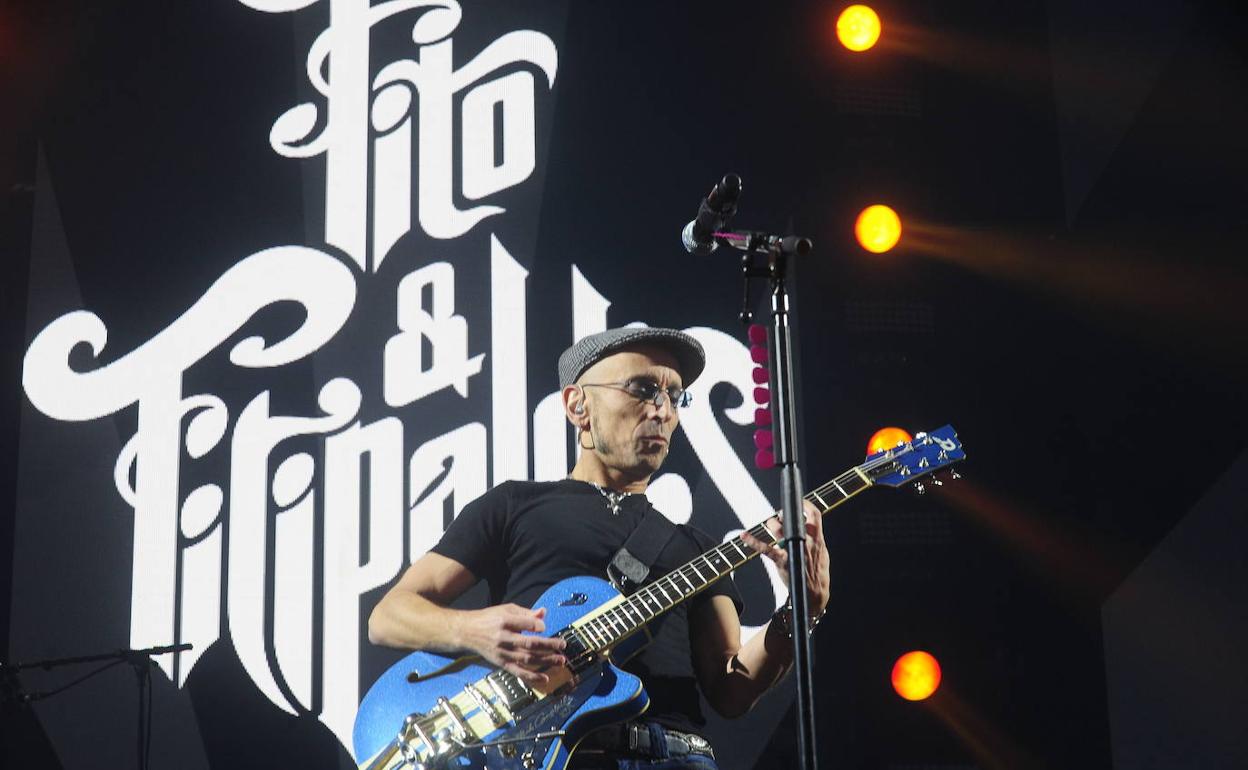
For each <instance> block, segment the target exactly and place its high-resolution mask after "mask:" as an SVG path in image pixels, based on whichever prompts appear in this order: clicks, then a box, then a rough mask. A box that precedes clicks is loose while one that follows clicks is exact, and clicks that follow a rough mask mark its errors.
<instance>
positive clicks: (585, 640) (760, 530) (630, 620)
mask: <svg viewBox="0 0 1248 770" xmlns="http://www.w3.org/2000/svg"><path fill="white" fill-rule="evenodd" d="M871 483H872V482H871V480H870V477H869V476H868V475H867V474H866V473H864V472H863V469H862V467H861V466H860V467H856V468H851V469H850V470H848V471H846V472H845V473H843V474H841V475H840V476H838V477H836V478H835V479H833V480H832V481H829V482H828V483H827V484H824V485H823V486H821V487H819V488H818V489H814V490H812V491H810V492H809V493H807V495H806V500H807V501H809V502H811V503H813V504H814V505H815V506H816V507H817V508H818V509H819V511H820V513H821V514H822V513H827V512H828V511H830V510H832V509H833V508H835V507H836V506H838V505H840V504H841V503H843V502H845V501H846V500H848V499H849V498H851V497H853V496H854V495H856V494H858V493H859V492H861V491H862V490H864V489H866V488H867V487H869V486H871ZM746 531H747V532H748V533H749V534H750V535H751V536H753V537H754V538H755V539H757V540H761V541H763V542H764V543H772V544H775V543H777V542H779V540H778V538H777V537H776V536H775V535H773V534H772V533H771V530H769V529H767V527H766V526H765V525H763V524H757V525H755V526H754V527H751V528H750V529H748V530H746ZM757 555H758V552H757V551H755V550H754V549H753V548H750V547H749V546H748V545H746V543H745V541H744V540H743V539H742V538H741V537H740V536H738V537H734V538H732V539H731V540H728V541H725V542H723V543H721V544H720V545H718V546H716V547H714V548H712V549H711V550H709V551H707V552H706V553H704V554H702V555H700V556H698V557H696V558H694V559H693V560H691V561H689V562H687V563H685V564H683V565H681V566H680V567H677V568H676V569H674V570H672V571H671V572H669V573H667V574H666V575H664V576H663V577H661V578H659V579H657V580H655V581H654V582H651V583H647V584H646V585H644V586H642V587H641V588H639V589H637V591H636V592H635V593H633V594H632V595H631V596H629V597H628V598H626V599H625V600H624V601H622V602H620V603H619V604H617V605H615V606H614V607H612V608H611V609H609V610H607V611H606V612H604V613H602V614H601V615H596V616H594V617H593V618H591V619H589V620H588V621H586V622H584V623H582V624H580V625H579V626H577V627H576V629H575V633H576V635H577V636H578V637H579V641H580V643H581V644H582V645H583V646H584V647H585V648H586V649H587V650H593V651H597V650H602V649H605V648H608V647H610V646H612V645H613V644H615V643H616V642H618V641H619V640H621V639H623V638H625V637H627V636H629V635H630V634H632V633H633V632H634V631H636V630H637V629H639V628H641V627H642V626H644V625H645V624H646V623H649V622H650V621H651V620H654V619H655V618H657V617H658V616H659V615H662V614H663V613H665V612H667V611H668V610H670V609H672V608H673V607H675V606H676V605H677V604H680V603H681V602H683V601H684V600H685V599H688V598H689V597H691V596H693V595H694V594H696V593H698V592H699V591H701V590H702V589H704V588H706V587H707V586H709V585H710V584H711V583H714V582H715V581H716V580H719V579H720V578H722V577H723V576H725V575H727V574H729V573H730V572H732V571H733V570H735V569H736V568H737V567H740V566H741V565H742V564H745V563H746V562H747V561H749V560H750V559H753V558H754V557H755V556H757Z"/></svg>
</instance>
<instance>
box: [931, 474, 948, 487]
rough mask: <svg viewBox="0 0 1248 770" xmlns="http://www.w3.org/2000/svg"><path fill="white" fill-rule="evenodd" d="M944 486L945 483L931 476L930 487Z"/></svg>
mask: <svg viewBox="0 0 1248 770" xmlns="http://www.w3.org/2000/svg"><path fill="white" fill-rule="evenodd" d="M944 485H945V482H943V481H941V480H940V479H938V478H936V477H935V476H932V486H937V487H943V486H944Z"/></svg>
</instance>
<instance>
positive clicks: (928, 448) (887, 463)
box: [859, 425, 966, 487]
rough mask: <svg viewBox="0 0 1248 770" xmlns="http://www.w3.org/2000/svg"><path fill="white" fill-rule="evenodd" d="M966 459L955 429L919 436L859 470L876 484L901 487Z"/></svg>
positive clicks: (874, 457) (875, 457) (872, 458)
mask: <svg viewBox="0 0 1248 770" xmlns="http://www.w3.org/2000/svg"><path fill="white" fill-rule="evenodd" d="M964 459H966V452H964V451H962V442H961V441H958V434H957V431H955V430H954V429H953V426H952V425H946V426H944V427H943V428H937V429H936V430H934V431H932V432H930V433H917V434H915V436H914V438H913V439H912V440H910V441H907V442H906V443H904V444H898V445H897V446H895V447H893V448H892V449H885V450H884V451H883V452H876V453H875V454H873V455H871V456H870V457H868V458H867V461H866V462H865V463H863V464H862V465H861V466H859V467H860V468H861V470H862V472H863V473H865V474H866V475H867V477H868V478H870V479H871V481H872V483H874V484H883V485H885V486H889V487H900V486H902V485H904V484H909V483H911V482H913V481H916V480H918V479H920V478H922V477H924V476H926V475H927V474H929V473H932V472H933V471H938V470H940V469H941V468H944V467H947V466H949V465H953V464H954V463H956V462H958V461H959V460H964Z"/></svg>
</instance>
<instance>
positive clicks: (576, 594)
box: [352, 577, 650, 770]
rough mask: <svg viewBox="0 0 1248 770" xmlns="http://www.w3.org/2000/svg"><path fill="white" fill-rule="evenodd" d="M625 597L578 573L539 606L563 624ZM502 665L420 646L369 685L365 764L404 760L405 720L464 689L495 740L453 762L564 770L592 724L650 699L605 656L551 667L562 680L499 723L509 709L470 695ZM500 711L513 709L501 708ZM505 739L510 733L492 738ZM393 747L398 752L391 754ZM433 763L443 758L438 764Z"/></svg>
mask: <svg viewBox="0 0 1248 770" xmlns="http://www.w3.org/2000/svg"><path fill="white" fill-rule="evenodd" d="M621 599H622V597H621V595H620V593H619V592H618V591H616V590H615V588H613V587H612V586H611V585H610V584H609V583H607V582H606V581H605V580H600V579H598V578H593V577H576V578H569V579H567V580H562V581H560V582H558V583H556V584H555V585H553V586H551V587H550V588H549V589H547V591H546V592H545V593H544V594H542V596H541V597H540V598H539V599H538V600H537V602H536V603H534V605H533V606H534V608H535V609H537V608H542V607H544V608H545V609H546V627H547V628H548V629H551V630H553V631H557V630H560V629H563V628H565V627H567V626H575V625H578V624H579V623H581V622H583V621H584V620H587V619H589V618H592V617H594V616H595V615H597V614H598V613H600V612H602V611H604V610H605V609H607V608H609V607H611V606H613V605H615V604H617V603H618V602H620V601H621ZM646 641H648V639H647V638H646V634H645V631H644V629H643V630H642V631H641V632H639V633H636V634H634V635H633V636H631V637H629V638H627V639H624V640H623V641H621V642H620V643H619V644H618V645H616V646H615V648H614V649H613V651H612V657H614V658H616V659H617V660H623V659H625V658H627V657H628V656H629V655H631V654H633V653H635V652H636V651H637V650H638V649H640V648H641V647H642V646H644V644H645V642H646ZM494 671H496V669H495V668H494V667H493V666H490V665H489V664H486V663H483V662H482V661H481V659H480V658H477V657H471V658H460V659H455V658H448V657H445V656H442V655H435V654H433V653H428V652H413V653H412V654H410V655H408V656H407V657H405V658H403V659H402V660H400V661H399V662H398V663H396V664H394V665H393V666H391V667H390V668H389V669H387V670H386V672H385V673H384V674H382V676H381V678H380V679H378V680H377V682H376V683H375V684H374V685H373V686H372V687H371V688H370V689H369V691H368V693H367V694H365V696H364V700H363V701H362V702H361V703H360V710H359V712H358V714H357V715H356V718H355V731H354V734H353V736H352V744H353V747H354V751H355V757H356V761H357V762H358V763H360V767H362V768H369V770H373V768H376V770H382V768H386V769H389V768H392V767H398V766H401V764H402V755H401V754H398V753H394V752H393V751H392V749H393V748H394V746H395V743H396V738H397V737H398V736H399V734H400V732H401V731H402V730H403V728H404V725H405V720H406V719H407V718H408V716H409V715H411V714H414V713H418V714H422V715H426V714H431V713H434V712H435V711H436V710H437V709H438V708H439V705H440V701H439V699H440V698H444V699H447V700H449V701H451V702H452V703H454V702H455V701H456V699H457V698H458V699H459V702H460V703H461V704H470V705H466V706H461V707H460V708H458V709H457V713H458V714H459V716H460V717H461V719H462V720H463V721H464V722H465V723H466V724H467V725H468V727H469V728H471V730H472V732H473V734H474V736H476V737H477V738H478V740H476V741H473V743H480V744H486V745H485V747H484V748H483V747H481V746H477V747H475V748H469V749H467V750H464V751H462V752H458V753H457V754H456V755H455V756H453V757H451V758H449V760H447V761H446V765H447V766H448V767H455V768H460V767H463V768H481V769H488V770H512V769H513V768H514V769H515V770H523V769H524V768H526V767H540V768H548V769H551V770H560V769H561V768H563V767H564V766H565V765H566V764H567V762H568V760H569V759H570V758H571V755H572V749H573V748H575V746H576V744H577V742H578V741H580V739H581V738H583V737H584V736H585V735H586V734H587V733H589V732H590V731H592V730H594V729H596V728H598V727H601V726H604V725H608V724H613V723H616V722H621V721H625V720H628V719H631V718H633V717H635V716H637V715H638V714H641V713H642V712H644V711H645V710H646V708H647V707H648V706H649V705H650V699H649V696H647V695H646V692H645V690H644V689H643V688H642V684H641V680H640V679H638V678H637V677H636V676H633V675H632V674H629V673H627V672H625V671H623V670H621V669H619V668H617V667H616V666H615V665H613V664H612V663H611V662H610V661H609V660H606V659H599V660H596V661H594V662H593V663H591V664H589V665H588V666H587V667H585V668H584V669H582V670H581V671H579V672H578V675H577V676H576V677H575V678H572V677H564V678H563V681H562V682H560V681H559V680H558V678H557V677H555V676H553V674H554V672H548V673H551V674H552V687H553V689H552V690H551V691H550V692H548V693H534V696H533V697H534V698H535V699H534V700H533V702H531V703H529V704H527V705H526V706H523V707H521V708H519V709H517V711H516V713H514V714H511V716H512V717H514V718H511V719H507V720H506V723H505V724H503V725H501V726H495V724H496V718H497V717H498V716H500V714H494V715H491V714H489V713H487V711H486V710H485V709H483V708H481V707H480V704H479V703H478V702H477V700H476V699H475V698H474V699H471V700H468V699H466V698H465V696H463V693H465V692H466V690H467V688H469V687H470V686H472V685H474V683H475V684H477V686H478V692H480V691H485V692H486V693H489V692H491V691H492V690H491V689H490V688H488V687H483V686H481V685H480V683H481V682H482V681H483V680H485V679H486V677H487V676H489V675H490V674H491V673H492V672H494ZM413 672H415V673H416V674H417V675H418V676H417V678H416V679H417V680H416V681H415V682H413V681H410V678H411V677H410V675H411V674H413ZM487 705H489V704H487ZM499 711H502V712H503V714H508V713H509V712H507V711H504V710H503V709H501V708H500V709H499ZM532 736H538V737H532ZM433 737H434V740H435V741H436V740H437V738H436V736H433ZM500 740H504V741H508V742H506V743H494V744H493V745H490V744H492V743H493V742H495V741H500ZM388 752H389V753H390V754H392V756H391V757H387V756H386V755H387V753H388ZM526 760H527V761H526ZM528 763H532V764H528ZM429 766H430V767H436V766H437V763H436V762H433V763H430V764H429Z"/></svg>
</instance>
